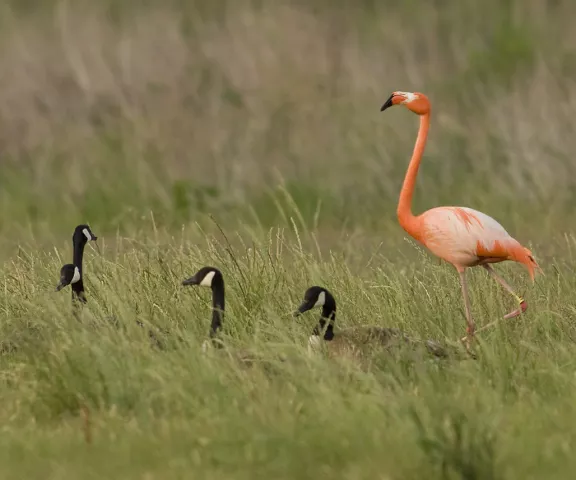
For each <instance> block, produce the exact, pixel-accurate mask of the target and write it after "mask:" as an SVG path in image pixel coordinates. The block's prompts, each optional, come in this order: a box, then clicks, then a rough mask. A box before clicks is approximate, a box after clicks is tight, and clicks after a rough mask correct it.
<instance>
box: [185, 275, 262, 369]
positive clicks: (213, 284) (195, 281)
mask: <svg viewBox="0 0 576 480" xmlns="http://www.w3.org/2000/svg"><path fill="white" fill-rule="evenodd" d="M182 285H183V286H198V287H204V288H209V289H210V290H211V291H212V319H211V322H210V330H209V332H208V336H209V340H204V342H203V343H202V351H203V352H205V353H206V352H207V351H208V350H209V349H210V348H211V347H214V348H216V349H223V348H224V347H225V345H224V342H223V341H222V339H221V338H219V336H218V335H219V333H220V332H221V330H222V325H223V322H224V312H225V308H226V292H225V283H224V276H223V275H222V272H221V271H220V270H219V269H217V268H216V267H210V266H206V267H202V268H201V269H200V270H198V271H197V272H196V273H195V274H194V275H193V276H191V277H190V278H187V279H186V280H184V281H183V282H182ZM227 350H228V349H227ZM229 353H231V355H232V357H233V358H235V359H236V360H237V361H239V362H240V363H241V364H243V365H244V366H251V365H252V364H253V363H254V362H255V361H257V360H262V359H261V358H259V357H258V356H257V355H255V354H254V353H253V352H250V351H248V350H237V349H234V351H229Z"/></svg>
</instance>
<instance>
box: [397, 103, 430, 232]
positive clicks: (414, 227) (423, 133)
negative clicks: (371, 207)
mask: <svg viewBox="0 0 576 480" xmlns="http://www.w3.org/2000/svg"><path fill="white" fill-rule="evenodd" d="M429 126H430V113H426V114H424V115H420V128H419V129H418V136H417V137H416V143H415V145H414V152H413V153H412V159H411V160H410V165H408V170H407V171H406V176H405V177H404V184H403V185H402V190H401V191H400V199H399V200H398V209H397V214H398V221H399V222H400V225H401V226H402V228H403V229H404V230H406V232H408V233H409V234H410V235H411V236H412V237H414V238H416V239H419V237H421V235H420V223H419V221H418V218H417V217H416V216H414V214H413V213H412V196H413V194H414V187H415V186H416V176H417V175H418V168H419V167H420V162H421V161H422V155H423V153H424V147H425V146H426V138H427V137H428V128H429Z"/></svg>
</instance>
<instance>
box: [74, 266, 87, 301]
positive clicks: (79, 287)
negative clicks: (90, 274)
mask: <svg viewBox="0 0 576 480" xmlns="http://www.w3.org/2000/svg"><path fill="white" fill-rule="evenodd" d="M78 269H80V268H78ZM71 287H72V301H73V302H74V303H76V302H79V303H86V295H85V294H84V281H83V280H82V277H80V280H78V281H77V282H75V283H73V284H72V285H71Z"/></svg>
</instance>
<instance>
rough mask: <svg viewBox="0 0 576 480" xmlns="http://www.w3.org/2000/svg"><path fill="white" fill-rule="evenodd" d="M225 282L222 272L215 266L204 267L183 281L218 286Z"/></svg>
mask: <svg viewBox="0 0 576 480" xmlns="http://www.w3.org/2000/svg"><path fill="white" fill-rule="evenodd" d="M223 283H224V278H223V276H222V272H221V271H220V270H218V269H217V268H215V267H202V268H201V269H200V270H198V271H197V272H196V273H195V274H194V275H193V276H191V277H190V278H187V279H186V280H184V281H183V282H182V285H184V286H187V285H198V286H199V287H207V288H212V289H214V288H217V287H218V285H219V284H223Z"/></svg>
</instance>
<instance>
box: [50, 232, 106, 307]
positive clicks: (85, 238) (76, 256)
mask: <svg viewBox="0 0 576 480" xmlns="http://www.w3.org/2000/svg"><path fill="white" fill-rule="evenodd" d="M96 240H98V237H97V236H96V235H94V232H92V230H91V229H90V227H89V226H88V225H86V224H82V225H78V226H77V227H76V228H75V229H74V234H73V235H72V263H67V264H65V265H63V266H62V268H61V269H60V281H59V282H58V285H57V286H56V291H57V292H59V291H60V290H62V289H63V288H64V287H66V286H68V285H70V286H71V289H72V302H73V304H74V305H78V304H84V303H86V293H85V290H84V280H83V277H82V272H83V268H82V263H83V259H84V248H85V247H86V244H87V243H88V242H96ZM96 245H97V244H96Z"/></svg>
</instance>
